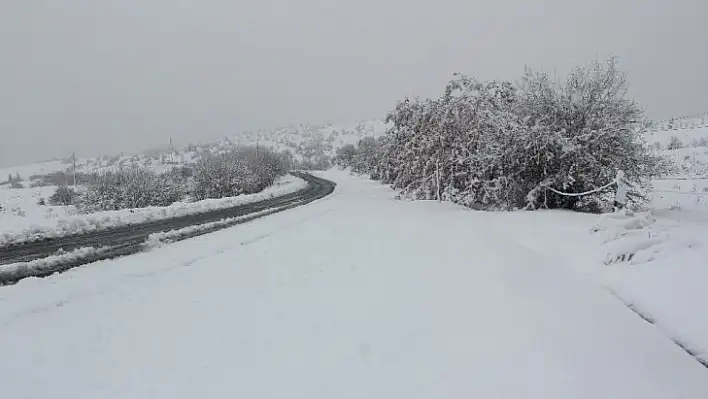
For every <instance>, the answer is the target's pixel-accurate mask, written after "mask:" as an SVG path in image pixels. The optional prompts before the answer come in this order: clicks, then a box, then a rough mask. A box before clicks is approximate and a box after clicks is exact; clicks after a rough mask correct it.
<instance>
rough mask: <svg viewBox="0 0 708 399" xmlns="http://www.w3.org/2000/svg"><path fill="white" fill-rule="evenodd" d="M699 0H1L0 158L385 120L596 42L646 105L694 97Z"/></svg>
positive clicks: (705, 65)
mask: <svg viewBox="0 0 708 399" xmlns="http://www.w3.org/2000/svg"><path fill="white" fill-rule="evenodd" d="M706 15H708V2H706V1H705V0H679V1H676V2H670V3H669V2H664V1H659V0H650V1H644V2H641V3H639V2H636V1H631V0H618V1H612V0H600V1H596V2H575V1H572V2H568V1H563V0H548V1H535V2H533V4H530V3H529V2H527V1H522V0H509V1H504V2H495V3H494V4H483V3H482V2H469V1H462V0H443V1H439V2H423V1H418V0H415V1H402V0H392V1H388V2H374V1H371V0H362V1H359V2H348V3H341V4H339V3H335V2H328V1H323V0H302V1H300V2H297V4H293V3H292V2H288V1H281V0H269V1H238V0H237V1H225V0H213V1H205V2H193V1H186V0H183V1H167V0H154V1H151V2H149V3H144V2H138V1H115V0H107V1H105V2H101V3H100V4H99V3H96V2H93V1H90V0H77V1H72V2H62V3H61V4H58V3H57V2H53V1H50V0H36V1H31V2H28V1H26V0H8V1H6V2H5V3H4V4H3V13H2V14H0V50H2V56H3V61H2V62H0V87H1V88H2V90H0V166H8V165H16V164H26V163H32V162H37V161H42V160H46V159H50V158H61V157H67V156H69V155H70V154H71V151H72V150H75V151H76V153H77V156H79V157H91V156H98V155H107V154H117V153H120V152H126V153H130V152H138V151H141V150H144V149H147V148H151V147H156V146H160V145H165V144H167V143H168V142H169V139H170V138H172V139H173V140H174V142H175V143H176V144H178V145H183V144H187V143H188V142H192V143H199V142H202V141H209V140H213V139H216V138H220V137H224V136H232V135H237V134H238V133H240V132H243V131H247V130H255V129H261V128H262V129H270V128H276V127H282V126H287V125H293V124H300V123H306V124H325V123H348V122H355V121H358V120H369V119H382V118H384V117H385V115H386V113H387V112H389V111H390V110H392V109H393V108H394V107H395V105H396V102H397V101H398V100H401V99H403V98H404V97H406V96H409V97H414V96H419V97H430V96H435V95H438V94H440V93H441V92H442V90H443V87H444V85H445V84H446V83H447V81H448V80H449V79H451V78H452V75H453V73H455V72H461V73H465V74H467V75H470V76H473V77H475V78H477V79H480V80H488V79H504V80H515V79H517V78H519V77H520V76H521V75H522V74H523V71H524V66H526V65H528V66H530V67H532V68H534V69H538V70H540V69H543V70H546V71H551V72H553V71H555V72H557V73H558V74H559V75H563V74H565V73H567V72H568V71H569V70H570V69H571V68H572V67H574V66H576V65H579V64H583V63H586V62H589V61H593V60H596V59H599V60H604V59H606V58H607V57H608V56H610V55H614V56H617V57H618V61H619V67H620V69H621V70H622V71H624V72H626V73H627V75H628V81H629V88H630V91H631V93H632V95H633V96H634V98H635V99H636V100H637V101H638V102H639V103H640V104H641V106H642V107H643V108H644V109H645V110H646V116H647V117H648V118H650V119H666V118H669V117H674V116H683V115H689V114H695V113H699V112H704V111H708V78H707V77H706V71H708V46H707V45H706V44H707V43H708V27H706V25H705V16H706Z"/></svg>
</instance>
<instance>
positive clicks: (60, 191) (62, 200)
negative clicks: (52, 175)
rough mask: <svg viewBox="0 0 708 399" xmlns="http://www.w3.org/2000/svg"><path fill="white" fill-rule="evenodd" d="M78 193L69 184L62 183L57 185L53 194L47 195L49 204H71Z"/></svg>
mask: <svg viewBox="0 0 708 399" xmlns="http://www.w3.org/2000/svg"><path fill="white" fill-rule="evenodd" d="M77 197H78V194H77V193H76V190H74V189H72V188H71V187H69V186H66V185H62V186H59V187H57V189H56V191H54V194H52V195H51V196H50V197H49V204H50V205H73V204H74V202H75V201H76V198H77Z"/></svg>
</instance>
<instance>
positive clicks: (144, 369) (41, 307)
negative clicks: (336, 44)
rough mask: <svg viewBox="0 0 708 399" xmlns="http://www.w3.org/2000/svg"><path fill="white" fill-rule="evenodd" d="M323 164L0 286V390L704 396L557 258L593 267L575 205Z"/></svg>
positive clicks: (684, 369)
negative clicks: (499, 198)
mask: <svg viewBox="0 0 708 399" xmlns="http://www.w3.org/2000/svg"><path fill="white" fill-rule="evenodd" d="M325 176H327V177H329V178H330V179H333V180H335V181H337V182H338V183H339V185H338V186H337V190H336V192H335V194H334V195H332V196H331V197H328V198H326V199H324V200H321V201H318V202H315V203H313V204H311V205H308V206H306V207H302V208H298V209H294V210H292V211H288V212H285V213H282V214H278V215H274V216H271V217H268V218H266V219H261V220H258V221H255V222H253V223H250V224H246V225H241V226H238V227H235V228H232V229H228V230H224V231H221V232H217V233H214V234H211V235H209V236H204V237H199V238H196V239H193V240H188V241H184V242H180V243H177V244H174V245H168V246H166V247H163V248H158V249H155V250H154V251H152V252H149V253H143V254H139V255H136V256H132V257H127V258H123V259H119V260H113V261H105V262H100V263H97V264H93V265H90V266H87V267H83V268H79V269H74V270H72V271H70V272H67V273H64V274H61V275H57V276H53V277H49V278H46V279H34V280H33V279H29V280H24V281H21V282H20V283H18V284H17V285H15V286H11V287H5V288H3V289H2V290H0V325H2V326H3V327H2V328H1V329H0V353H2V356H0V382H1V383H2V387H3V392H4V393H5V394H6V395H9V396H11V397H20V396H24V397H37V398H39V397H48V396H59V397H64V396H72V397H79V398H82V397H86V398H88V397H101V398H119V397H120V398H123V397H151V398H182V397H185V398H186V397H195V396H200V397H223V396H224V395H226V396H237V397H249V398H281V397H293V398H332V397H337V398H363V397H366V398H412V397H426V398H428V397H429V398H458V397H479V398H502V397H505V398H526V399H528V398H543V399H549V398H558V399H561V398H562V399H566V398H578V399H579V398H588V399H590V398H592V399H595V398H618V399H619V398H622V399H625V398H643V399H652V398H657V399H665V398H672V397H681V398H688V399H702V398H705V397H708V378H706V376H708V371H706V369H705V368H704V367H703V366H701V365H700V364H699V363H698V362H696V361H695V359H694V358H692V357H691V356H689V355H688V354H686V353H685V352H684V351H683V350H682V349H680V348H679V347H678V346H677V345H675V344H674V343H673V342H672V341H671V339H670V338H669V337H667V335H666V334H665V333H664V332H663V331H661V330H660V329H658V328H657V327H655V326H653V325H650V324H647V323H646V322H644V321H643V320H642V319H641V318H639V317H637V316H636V315H635V314H634V313H633V312H632V311H630V310H629V309H628V308H627V307H626V306H625V305H623V304H622V303H621V302H620V301H619V300H617V299H616V298H615V297H614V296H613V295H612V294H611V293H610V292H608V291H607V290H606V289H604V288H603V287H602V285H600V284H596V282H595V281H594V280H592V279H589V278H587V277H586V276H583V275H581V274H579V273H577V272H576V271H575V269H574V268H569V266H571V265H572V264H574V263H577V262H579V261H587V262H596V261H597V262H598V263H599V262H601V261H599V260H597V259H593V258H591V257H583V256H582V255H586V254H588V253H587V252H583V253H582V254H580V253H579V254H576V256H574V257H571V258H568V257H567V256H565V255H566V251H569V250H570V249H572V248H577V245H576V244H581V243H582V242H581V241H578V240H577V238H579V237H592V233H591V232H590V231H589V230H588V229H585V225H590V224H592V222H593V220H592V219H590V218H592V217H593V216H589V215H580V216H579V218H578V219H576V217H578V215H577V214H570V213H560V212H558V213H556V212H533V213H531V212H517V213H485V212H474V211H470V210H468V209H465V208H462V207H459V206H455V205H451V204H449V203H443V204H439V203H437V202H425V201H421V202H401V201H394V200H393V197H394V195H395V193H393V191H391V190H390V189H388V188H386V187H385V186H382V185H380V184H378V183H376V182H372V181H368V180H365V179H363V178H356V177H351V176H348V175H347V174H346V173H333V172H329V173H326V174H325ZM548 215H551V217H547V216H548ZM556 216H557V217H556ZM525 217H530V218H531V219H526V220H524V218H525ZM567 218H569V219H570V220H568V219H567ZM564 219H565V220H564ZM542 221H545V223H539V224H536V223H535V222H542ZM372 232H375V234H372ZM563 237H565V238H563ZM546 239H562V240H563V241H557V242H555V243H552V241H549V240H546ZM532 240H535V241H532ZM585 241H587V240H585ZM566 244H567V245H568V246H569V247H570V248H564V246H565V245H566ZM588 255H589V254H588ZM594 267H595V269H597V268H599V267H602V266H594Z"/></svg>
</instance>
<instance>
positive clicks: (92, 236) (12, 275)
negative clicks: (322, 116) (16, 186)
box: [0, 172, 336, 285]
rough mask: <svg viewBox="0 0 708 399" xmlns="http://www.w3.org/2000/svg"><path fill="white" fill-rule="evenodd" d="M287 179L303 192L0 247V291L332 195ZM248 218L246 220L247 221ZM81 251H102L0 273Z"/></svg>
mask: <svg viewBox="0 0 708 399" xmlns="http://www.w3.org/2000/svg"><path fill="white" fill-rule="evenodd" d="M292 174H293V175H295V176H297V177H300V178H302V179H304V180H306V181H307V182H308V186H307V188H305V189H303V190H300V191H297V192H294V193H290V194H286V195H283V196H280V197H276V198H271V199H268V200H264V201H259V202H254V203H250V204H244V205H240V206H236V207H233V208H228V209H219V210H214V211H208V212H203V213H198V214H192V215H186V216H180V217H176V218H171V219H163V220H156V221H151V222H146V223H141V224H133V225H126V226H119V227H113V228H108V229H105V230H100V231H94V232H90V233H81V234H74V235H68V236H63V237H56V238H46V239H43V240H39V241H30V242H23V243H19V244H12V245H8V246H0V285H6V284H12V283H15V282H17V281H19V280H21V279H23V278H26V277H44V276H48V275H51V274H54V273H57V272H62V271H66V270H68V269H70V268H73V267H76V266H80V265H83V264H87V263H91V262H95V261H98V260H102V259H108V258H114V257H118V256H124V255H129V254H132V253H136V252H139V251H140V250H142V248H143V245H144V244H145V242H146V241H147V240H148V237H149V236H150V235H151V234H153V233H159V232H167V231H173V230H178V229H183V228H185V227H190V226H196V225H203V224H205V223H212V222H217V221H221V220H224V219H230V218H237V219H235V220H232V221H229V222H228V223H219V224H218V225H216V226H212V227H208V228H205V229H200V230H198V231H193V232H189V233H185V234H180V235H179V237H178V238H177V240H181V239H186V238H190V237H194V236H197V235H201V234H205V233H209V232H212V231H215V230H219V229H223V228H226V227H230V226H233V225H235V224H239V223H243V222H246V221H249V220H252V219H255V218H258V217H262V216H265V215H268V214H272V213H276V212H281V211H284V210H287V209H291V208H293V207H296V206H301V205H304V204H307V203H309V202H312V201H315V200H317V199H320V198H323V197H325V196H327V195H329V194H330V193H332V191H334V187H335V186H336V184H335V183H334V182H331V181H329V180H325V179H321V178H318V177H315V176H313V175H311V174H308V173H302V172H292ZM249 215H251V216H250V217H249ZM87 247H93V248H103V250H102V251H100V252H98V253H93V254H90V255H86V256H82V257H80V258H78V259H71V260H67V261H65V262H61V263H58V264H47V265H44V266H43V267H41V268H39V269H37V268H35V269H29V268H13V269H12V270H3V268H2V265H8V264H12V263H18V262H31V261H33V260H38V259H42V258H46V257H48V256H51V255H55V254H57V252H58V251H60V250H63V251H65V252H70V251H73V250H76V249H79V248H87Z"/></svg>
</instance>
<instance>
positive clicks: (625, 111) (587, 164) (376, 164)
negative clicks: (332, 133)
mask: <svg viewBox="0 0 708 399" xmlns="http://www.w3.org/2000/svg"><path fill="white" fill-rule="evenodd" d="M388 122H390V123H392V124H393V126H392V128H391V129H389V131H388V132H387V134H386V135H385V136H383V137H381V138H380V139H379V140H376V141H375V142H373V143H371V142H367V143H366V144H365V145H367V146H368V145H370V144H373V145H374V149H373V150H370V149H367V150H366V151H367V153H368V154H372V155H371V156H367V157H364V158H363V159H365V160H366V161H365V162H366V165H364V166H359V167H358V169H360V170H361V171H363V172H365V173H369V174H370V175H371V176H372V177H373V178H377V179H381V180H383V181H384V182H386V183H389V184H391V185H392V186H393V187H394V188H395V189H398V190H399V191H400V192H401V195H403V196H407V197H411V198H419V199H444V200H450V201H454V202H458V203H461V204H464V205H466V206H470V207H475V208H480V209H515V208H531V209H534V208H538V207H550V208H559V207H560V208H568V209H578V210H597V209H600V208H602V207H603V204H606V203H607V202H608V201H609V199H610V197H611V196H608V193H611V190H612V187H608V188H607V189H605V190H600V191H597V192H593V193H592V194H589V195H585V196H582V197H581V196H566V195H560V194H558V193H557V192H559V191H561V192H570V193H579V192H586V191H592V190H593V189H596V188H598V187H602V186H603V185H606V184H607V183H608V182H612V181H613V179H614V177H615V175H616V173H617V171H618V170H622V171H624V173H625V178H626V179H627V180H628V182H630V183H631V184H632V187H633V190H632V191H631V194H630V198H631V199H634V200H638V199H639V198H640V194H641V193H642V188H643V187H645V186H646V184H647V182H648V178H649V177H650V176H651V175H653V174H658V173H661V172H662V165H661V163H660V162H658V159H657V158H655V157H653V156H651V155H650V154H649V152H648V150H647V148H646V146H645V144H644V142H643V140H642V129H643V127H644V126H645V124H644V123H643V120H642V112H641V109H640V108H639V107H638V106H637V104H635V103H634V101H632V100H631V99H629V97H628V96H627V84H626V78H625V75H624V74H623V73H621V72H620V71H618V70H617V68H616V62H615V60H614V59H610V60H608V61H607V62H606V63H598V62H595V63H591V64H588V65H587V66H582V67H579V68H577V69H576V70H574V71H573V72H572V73H571V74H570V75H569V76H568V79H567V80H566V81H565V82H563V83H561V82H557V81H554V80H552V79H550V77H549V76H548V75H547V74H545V73H538V72H534V71H531V70H527V71H526V74H525V75H524V77H523V79H521V81H520V82H518V83H516V84H514V83H511V82H505V81H490V82H478V81H476V80H474V79H471V78H469V77H467V76H465V75H456V76H455V77H454V79H453V80H451V81H450V82H449V83H448V84H447V86H446V87H445V90H444V92H443V95H442V96H441V97H440V98H437V99H425V100H420V99H413V100H411V99H406V100H404V101H401V102H399V103H398V105H397V106H396V109H395V110H393V111H392V112H391V113H390V114H389V116H388ZM360 146H361V144H360ZM361 151H362V149H361V148H357V153H358V152H361ZM354 163H356V161H355V162H354Z"/></svg>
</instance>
